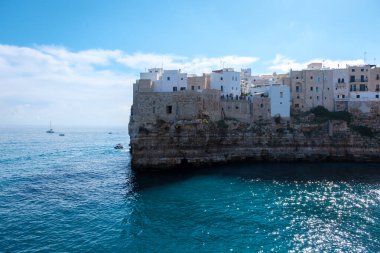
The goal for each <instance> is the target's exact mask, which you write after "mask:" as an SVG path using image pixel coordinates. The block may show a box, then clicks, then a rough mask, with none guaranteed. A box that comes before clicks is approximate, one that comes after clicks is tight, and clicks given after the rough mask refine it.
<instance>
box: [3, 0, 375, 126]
mask: <svg viewBox="0 0 380 253" xmlns="http://www.w3.org/2000/svg"><path fill="white" fill-rule="evenodd" d="M379 10H380V2H379V1H376V0H363V1H339V0H335V1H331V0H330V1H295V0H287V1H281V0H277V1H274V0H272V1H249V0H247V1H195V0H193V1H190V0H189V1H186V0H184V1H141V0H140V1H137V0H136V1H135V0H129V1H125V0H123V1H121V0H120V1H117V0H113V1H112V0H108V1H97V0H91V1H90V0H79V1H77V0H75V1H74V0H66V1H63V0H62V1H60V0H55V1H48V0H30V1H21V0H0V113H1V114H2V115H3V117H2V119H1V121H0V124H3V125H5V124H36V125H43V124H45V123H46V122H48V121H49V120H50V119H51V120H53V122H55V124H56V125H58V126H59V125H126V124H127V122H128V115H129V108H130V105H131V102H132V101H131V85H132V83H133V80H134V79H136V78H137V77H138V73H139V72H140V71H143V70H144V69H145V68H149V67H156V66H160V65H162V64H163V65H164V68H181V69H183V70H185V71H187V72H189V73H202V72H203V71H211V70H212V69H213V68H219V67H221V66H222V65H224V66H232V67H234V68H236V69H239V68H240V67H251V68H252V71H253V73H271V72H273V71H277V72H286V71H287V70H288V68H289V67H291V68H302V67H303V66H305V64H307V63H309V62H311V61H322V60H325V64H326V65H328V66H331V67H336V66H337V64H342V65H341V66H343V65H344V64H345V63H349V64H354V63H363V56H364V52H366V59H367V63H374V62H375V61H377V62H379V61H380V47H379V45H380V32H379V31H378V29H379V27H380V15H379V14H378V11H379ZM374 58H378V60H375V59H374Z"/></svg>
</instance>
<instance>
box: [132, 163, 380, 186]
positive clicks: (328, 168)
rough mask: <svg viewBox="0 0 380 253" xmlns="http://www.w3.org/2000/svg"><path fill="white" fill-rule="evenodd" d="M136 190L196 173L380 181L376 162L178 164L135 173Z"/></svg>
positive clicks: (277, 179)
mask: <svg viewBox="0 0 380 253" xmlns="http://www.w3.org/2000/svg"><path fill="white" fill-rule="evenodd" d="M133 174H134V175H133V190H134V191H141V190H144V189H147V188H151V187H156V186H162V185H165V184H171V183H176V182H179V181H184V180H188V179H190V178H192V177H195V176H225V177H237V178H241V179H244V180H262V181H266V180H267V181H273V180H275V181H297V182H309V181H324V180H326V181H336V182H338V181H346V182H350V181H353V182H363V183H371V184H372V183H373V184H376V183H380V164H376V163H268V162H266V163H257V162H256V163H235V164H225V165H219V166H203V167H187V166H186V167H177V168H175V169H170V170H163V171H153V172H133Z"/></svg>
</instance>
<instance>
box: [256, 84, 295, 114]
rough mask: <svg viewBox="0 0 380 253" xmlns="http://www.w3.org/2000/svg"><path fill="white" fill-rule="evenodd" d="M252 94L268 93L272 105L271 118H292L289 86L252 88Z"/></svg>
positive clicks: (277, 85) (276, 85)
mask: <svg viewBox="0 0 380 253" xmlns="http://www.w3.org/2000/svg"><path fill="white" fill-rule="evenodd" d="M251 93H252V94H253V95H254V94H257V93H268V96H269V98H270V103H271V116H272V117H274V116H277V115H280V116H281V117H284V118H288V117H290V88H289V86H287V85H279V84H275V85H272V86H265V87H260V88H252V89H251Z"/></svg>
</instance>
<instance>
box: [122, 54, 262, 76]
mask: <svg viewBox="0 0 380 253" xmlns="http://www.w3.org/2000/svg"><path fill="white" fill-rule="evenodd" d="M256 61H258V58H257V57H242V56H235V55H231V56H223V57H194V58H192V59H190V58H188V57H184V56H176V55H165V54H163V55H159V54H143V53H136V54H133V55H124V56H123V57H122V58H121V59H118V62H120V63H122V64H124V65H125V66H127V67H129V68H133V69H138V70H141V71H143V70H144V69H145V68H152V67H164V69H182V70H183V71H184V72H188V73H190V74H202V73H204V72H210V71H211V70H214V69H220V68H222V67H232V68H235V69H240V68H242V67H247V66H250V65H252V64H253V63H255V62H256Z"/></svg>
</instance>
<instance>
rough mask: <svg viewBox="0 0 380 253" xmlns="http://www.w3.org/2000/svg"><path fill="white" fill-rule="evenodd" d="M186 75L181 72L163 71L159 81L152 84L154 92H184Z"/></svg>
mask: <svg viewBox="0 0 380 253" xmlns="http://www.w3.org/2000/svg"><path fill="white" fill-rule="evenodd" d="M186 87H187V73H181V70H164V72H163V74H162V77H161V78H160V80H157V81H155V82H154V91H155V92H176V91H180V90H186Z"/></svg>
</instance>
